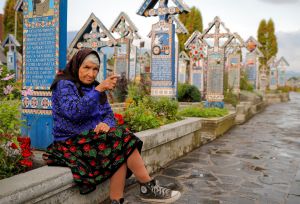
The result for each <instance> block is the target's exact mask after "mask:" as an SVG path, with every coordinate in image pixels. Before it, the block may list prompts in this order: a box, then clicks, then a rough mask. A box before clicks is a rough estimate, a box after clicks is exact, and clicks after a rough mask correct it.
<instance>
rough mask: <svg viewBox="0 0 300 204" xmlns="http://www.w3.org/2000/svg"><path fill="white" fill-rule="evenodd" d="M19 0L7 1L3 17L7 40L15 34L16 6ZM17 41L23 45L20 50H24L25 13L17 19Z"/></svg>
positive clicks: (20, 14)
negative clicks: (9, 35)
mask: <svg viewBox="0 0 300 204" xmlns="http://www.w3.org/2000/svg"><path fill="white" fill-rule="evenodd" d="M16 3H17V0H6V3H5V6H4V17H3V24H4V36H3V38H4V39H5V38H6V37H7V35H8V34H14V33H15V9H14V7H15V4H16ZM17 21H18V24H17V40H18V41H19V43H20V44H21V47H20V50H22V45H23V13H20V12H19V13H18V17H17Z"/></svg>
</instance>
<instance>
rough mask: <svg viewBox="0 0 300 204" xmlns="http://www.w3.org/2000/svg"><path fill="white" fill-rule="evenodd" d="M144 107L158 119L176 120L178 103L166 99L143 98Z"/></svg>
mask: <svg viewBox="0 0 300 204" xmlns="http://www.w3.org/2000/svg"><path fill="white" fill-rule="evenodd" d="M143 103H144V104H145V106H147V107H149V108H150V109H151V110H152V111H153V112H154V113H155V114H156V115H157V116H158V117H165V118H166V119H167V120H176V114H177V111H178V107H179V105H178V102H177V101H175V100H172V99H170V98H167V97H159V98H153V97H145V98H144V99H143Z"/></svg>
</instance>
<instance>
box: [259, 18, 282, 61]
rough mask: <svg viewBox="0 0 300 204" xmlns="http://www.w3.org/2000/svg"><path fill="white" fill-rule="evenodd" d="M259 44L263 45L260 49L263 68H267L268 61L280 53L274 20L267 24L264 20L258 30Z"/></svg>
mask: <svg viewBox="0 0 300 204" xmlns="http://www.w3.org/2000/svg"><path fill="white" fill-rule="evenodd" d="M257 39H258V42H259V43H260V44H261V45H262V47H261V48H260V50H261V52H262V53H263V57H262V58H260V64H261V66H266V65H267V62H268V60H270V59H271V58H272V57H273V56H276V54H277V52H278V45H277V38H276V35H275V25H274V22H273V20H272V19H269V21H268V22H267V21H266V20H265V19H263V20H262V21H261V22H260V24H259V27H258V30H257Z"/></svg>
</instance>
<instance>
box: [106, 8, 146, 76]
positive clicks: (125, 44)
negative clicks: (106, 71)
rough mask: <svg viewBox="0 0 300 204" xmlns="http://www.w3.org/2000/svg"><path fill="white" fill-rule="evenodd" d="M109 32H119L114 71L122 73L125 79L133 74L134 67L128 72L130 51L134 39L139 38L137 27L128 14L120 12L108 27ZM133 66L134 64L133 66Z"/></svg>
mask: <svg viewBox="0 0 300 204" xmlns="http://www.w3.org/2000/svg"><path fill="white" fill-rule="evenodd" d="M110 32H112V33H117V34H119V36H120V38H119V39H117V42H118V46H115V50H114V56H115V63H114V64H115V65H114V73H116V74H119V75H121V76H122V75H124V76H125V77H126V78H127V79H129V78H130V77H129V76H132V75H135V71H136V70H135V69H134V70H131V71H133V72H134V73H130V69H129V68H130V51H131V46H132V42H133V40H134V39H141V37H140V36H139V34H138V29H137V27H136V26H135V25H134V24H133V22H132V21H131V20H130V18H129V16H128V15H127V14H126V13H124V12H121V13H120V15H119V16H118V17H117V19H116V20H115V22H114V23H113V25H112V26H111V28H110ZM134 68H135V66H134Z"/></svg>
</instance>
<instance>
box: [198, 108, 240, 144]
mask: <svg viewBox="0 0 300 204" xmlns="http://www.w3.org/2000/svg"><path fill="white" fill-rule="evenodd" d="M235 118H236V112H230V113H229V114H228V115H226V116H224V117H220V118H205V119H201V123H202V129H201V141H202V144H205V143H208V142H211V141H213V140H215V139H216V138H217V137H220V136H222V135H223V134H224V133H226V132H227V131H228V130H230V129H231V128H232V127H233V126H234V125H235Z"/></svg>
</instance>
